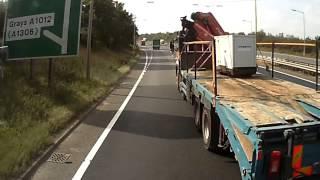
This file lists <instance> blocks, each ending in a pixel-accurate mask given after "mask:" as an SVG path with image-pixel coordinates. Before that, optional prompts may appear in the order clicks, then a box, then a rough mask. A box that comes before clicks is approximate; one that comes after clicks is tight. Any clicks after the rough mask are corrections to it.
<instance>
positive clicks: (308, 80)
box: [258, 66, 316, 84]
mask: <svg viewBox="0 0 320 180" xmlns="http://www.w3.org/2000/svg"><path fill="white" fill-rule="evenodd" d="M258 67H259V68H262V69H266V68H265V67H262V66H258ZM274 72H276V73H279V74H283V75H286V76H290V77H293V78H296V79H299V80H302V81H306V82H308V83H311V84H316V83H315V82H313V81H310V80H307V79H303V78H301V77H298V76H295V75H291V74H287V73H284V72H281V71H277V70H274Z"/></svg>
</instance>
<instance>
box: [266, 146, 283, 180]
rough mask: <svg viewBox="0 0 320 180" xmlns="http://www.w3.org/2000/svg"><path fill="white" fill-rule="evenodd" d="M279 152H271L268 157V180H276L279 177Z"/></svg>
mask: <svg viewBox="0 0 320 180" xmlns="http://www.w3.org/2000/svg"><path fill="white" fill-rule="evenodd" d="M280 167H281V151H272V152H271V156H270V166H269V172H268V179H270V180H271V179H277V178H278V177H279V176H280Z"/></svg>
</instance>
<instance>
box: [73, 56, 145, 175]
mask: <svg viewBox="0 0 320 180" xmlns="http://www.w3.org/2000/svg"><path fill="white" fill-rule="evenodd" d="M147 64H148V55H147V53H146V62H145V65H144V69H143V71H142V72H141V75H140V77H139V79H138V80H137V82H136V84H135V85H134V87H133V88H132V90H131V91H130V93H129V95H128V96H127V98H126V99H125V101H124V102H123V104H122V105H121V107H120V108H119V110H118V111H117V113H116V114H115V115H114V117H113V118H112V120H111V121H110V123H109V124H108V126H107V128H106V129H105V130H104V131H103V133H102V134H101V136H100V137H99V139H98V141H97V142H96V143H95V145H94V146H93V147H92V149H91V150H90V152H89V154H88V155H87V157H86V158H85V160H84V161H83V162H82V164H81V166H80V167H79V169H78V170H77V172H76V174H75V175H74V176H73V178H72V179H73V180H81V179H82V177H83V175H84V173H85V172H86V170H87V169H88V167H89V165H90V163H91V161H92V160H93V158H94V156H95V155H96V153H97V152H98V150H99V149H100V147H101V145H102V144H103V142H104V141H105V139H106V138H107V136H108V135H109V133H110V131H111V130H112V128H113V126H114V125H115V123H116V122H117V121H118V119H119V117H120V115H121V114H122V112H123V111H124V109H125V107H126V106H127V104H128V103H129V101H130V99H131V98H132V95H133V94H134V92H135V91H136V89H137V88H138V86H139V84H140V82H141V80H142V78H143V76H144V74H145V73H146V68H147Z"/></svg>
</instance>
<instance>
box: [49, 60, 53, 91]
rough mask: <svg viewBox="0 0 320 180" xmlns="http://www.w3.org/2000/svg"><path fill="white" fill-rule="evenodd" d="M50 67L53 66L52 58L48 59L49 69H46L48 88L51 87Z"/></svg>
mask: <svg viewBox="0 0 320 180" xmlns="http://www.w3.org/2000/svg"><path fill="white" fill-rule="evenodd" d="M52 67H53V59H52V58H50V59H49V70H48V88H51V85H52V72H53V71H52Z"/></svg>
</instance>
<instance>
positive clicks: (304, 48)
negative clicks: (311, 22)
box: [291, 9, 306, 56]
mask: <svg viewBox="0 0 320 180" xmlns="http://www.w3.org/2000/svg"><path fill="white" fill-rule="evenodd" d="M291 10H292V11H294V12H297V13H300V14H302V17H303V39H304V44H306V18H305V14H304V12H303V11H299V10H296V9H291ZM305 55H306V45H304V46H303V56H305Z"/></svg>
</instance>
